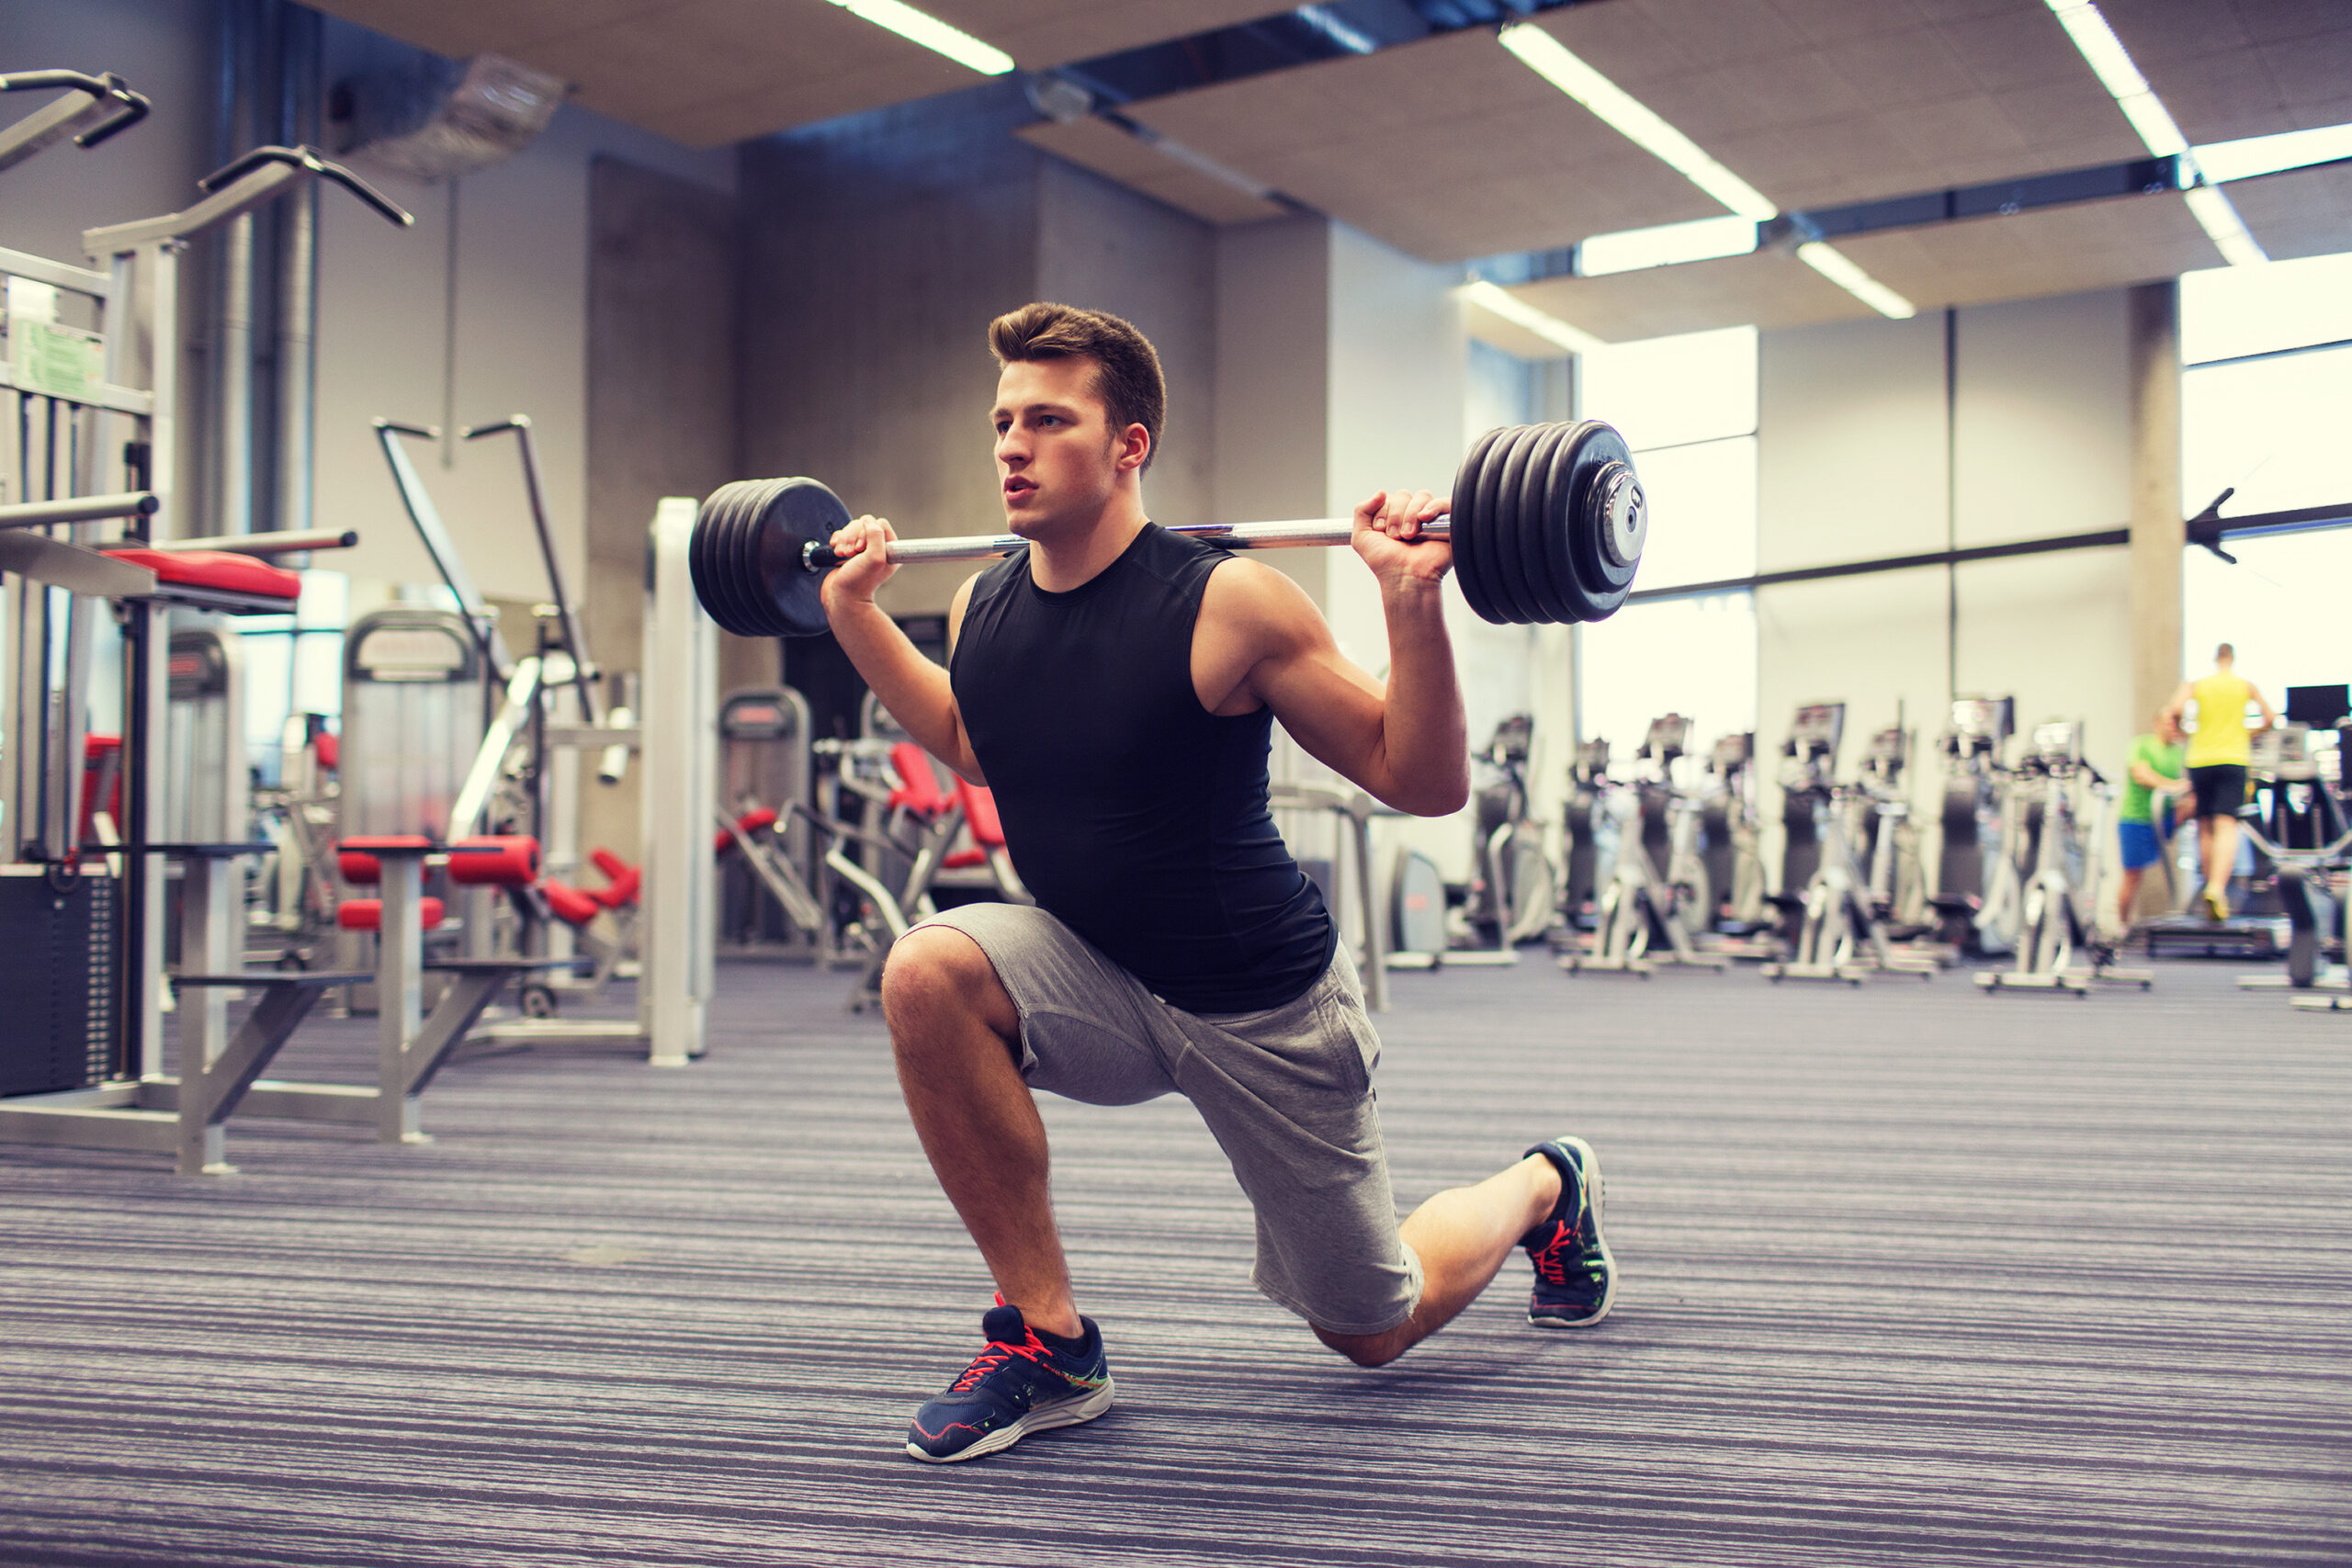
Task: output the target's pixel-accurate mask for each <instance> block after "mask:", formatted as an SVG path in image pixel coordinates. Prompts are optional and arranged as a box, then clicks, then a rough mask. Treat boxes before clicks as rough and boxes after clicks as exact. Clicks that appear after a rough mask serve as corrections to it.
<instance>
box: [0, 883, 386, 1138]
mask: <svg viewBox="0 0 2352 1568" xmlns="http://www.w3.org/2000/svg"><path fill="white" fill-rule="evenodd" d="M272 847H273V846H271V845H268V844H154V843H151V844H148V845H146V846H145V848H146V850H147V851H148V852H151V853H156V854H164V855H170V856H172V857H173V858H175V859H176V860H178V861H179V862H180V863H181V866H182V881H181V885H180V955H181V960H182V963H183V964H185V965H186V967H185V968H184V969H183V971H182V972H181V973H179V974H177V975H175V976H172V980H173V983H174V984H175V985H176V986H177V987H179V990H180V992H181V997H180V1010H179V1021H180V1050H179V1057H180V1059H179V1064H178V1065H179V1072H178V1073H177V1074H175V1075H164V1076H157V1077H144V1078H140V1079H137V1080H135V1081H132V1082H129V1083H114V1084H102V1085H100V1086H98V1087H97V1088H96V1089H70V1090H67V1091H64V1092H62V1093H59V1094H47V1095H28V1096H25V1097H22V1098H20V1099H17V1100H12V1101H11V1102H10V1103H9V1104H8V1105H7V1106H6V1108H5V1109H0V1127H5V1129H6V1134H7V1135H8V1137H9V1138H10V1139H11V1140H12V1141H17V1142H24V1143H40V1144H48V1145H57V1146H62V1147H67V1148H96V1149H124V1150H135V1151H138V1152H141V1153H149V1154H174V1155H175V1156H177V1159H178V1169H179V1173H180V1174H181V1175H182V1176H225V1175H229V1174H232V1172H233V1170H234V1167H232V1166H231V1165H230V1164H229V1163H228V1150H227V1144H228V1140H227V1129H226V1127H225V1126H224V1123H225V1122H227V1121H228V1119H229V1118H230V1116H231V1115H232V1114H234V1113H235V1112H237V1111H244V1112H246V1113H248V1114H251V1115H254V1116H268V1117H275V1118H277V1119H280V1120H283V1121H291V1122H343V1123H355V1122H356V1123H357V1124H359V1125H362V1126H365V1125H368V1124H369V1123H370V1122H373V1121H375V1119H376V1111H377V1105H376V1100H377V1094H376V1090H375V1089H370V1088H368V1087H366V1086H364V1085H357V1084H317V1083H285V1082H276V1081H272V1080H270V1079H266V1078H264V1077H262V1076H261V1075H262V1073H263V1071H264V1070H265V1069H266V1068H267V1067H268V1066H269V1064H270V1061H271V1059H272V1058H273V1057H275V1056H276V1055H277V1052H278V1049H279V1048H280V1047H281V1046H283V1045H284V1044H285V1043H286V1042H287V1041H288V1039H290V1038H291V1037H292V1036H293V1033H294V1031H295V1030H296V1029H298V1028H300V1026H301V1023H302V1021H303V1020H304V1019H305V1018H307V1017H308V1016H310V1012H311V1008H312V1007H313V1006H315V1005H316V1004H317V1002H318V999H319V997H320V996H321V994H322V993H323V992H324V991H325V990H326V989H327V987H331V986H347V985H350V984H352V983H353V982H354V981H358V980H364V979H366V978H367V977H368V976H365V975H360V974H300V973H280V972H277V971H269V970H264V971H242V970H231V969H224V968H216V967H215V965H216V964H220V963H221V962H222V961H223V960H230V961H233V960H234V959H235V957H236V956H237V955H238V954H239V953H241V952H242V951H243V933H242V932H241V931H238V930H237V928H236V922H235V919H233V910H232V903H233V894H234V892H235V888H236V879H235V878H233V877H231V876H228V875H225V874H223V873H224V871H225V869H226V867H227V865H228V863H230V862H231V861H233V860H235V859H236V858H238V857H239V856H242V855H251V854H266V853H267V852H269V851H270V850H271V848H272ZM231 989H243V990H248V991H254V992H257V993H258V996H257V998H256V999H255V1001H254V1007H253V1010H252V1011H251V1012H249V1013H248V1014H246V1016H245V1019H244V1021H243V1023H241V1024H239V1025H238V1027H237V1031H236V1032H235V1033H234V1034H233V1035H232V1034H231V1033H230V1032H229V1028H228V997H227V995H226V993H227V992H228V991H229V990H231ZM190 993H201V994H198V995H191V994H190Z"/></svg>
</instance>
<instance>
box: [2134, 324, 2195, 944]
mask: <svg viewBox="0 0 2352 1568" xmlns="http://www.w3.org/2000/svg"><path fill="white" fill-rule="evenodd" d="M2126 310H2127V313H2128V319H2129V322H2130V337H2129V343H2130V355H2131V364H2130V374H2131V722H2132V726H2133V730H2132V732H2133V733H2134V734H2138V733H2140V731H2141V730H2142V729H2143V728H2146V726H2147V725H2148V723H2149V721H2150V720H2151V719H2152V718H2153V717H2154V715H2155V711H2156V709H2157V708H2159V707H2161V706H2163V705H2164V703H2165V699H2166V698H2168V697H2170V696H2171V695H2172V693H2173V689H2174V688H2175V687H2177V685H2179V684H2180V672H2181V647H2180V638H2181V604H2180V599H2181V551H2182V549H2183V548H2184V547H2185V546H2186V543H2187V530H2186V528H2185V526H2184V525H2183V522H2182V517H2181V501H2180V285H2179V283H2178V282H2177V281H2167V282H2164V283H2143V284H2141V285H2139V286H2138V287H2136V288H2131V289H2130V290H2128V291H2127V300H2126ZM2166 893H2167V889H2166V887H2165V883H2164V881H2163V879H2162V878H2159V877H2155V876H2151V877H2149V878H2148V879H2147V880H2146V881H2145V882H2143V884H2142V885H2141V889H2140V900H2139V908H2137V909H2136V910H2135V911H2134V913H2135V915H2137V916H2139V917H2140V918H2143V919H2144V918H2146V917H2148V916H2151V915H2154V914H2160V913H2162V912H2163V910H2164V908H2165V902H2166Z"/></svg>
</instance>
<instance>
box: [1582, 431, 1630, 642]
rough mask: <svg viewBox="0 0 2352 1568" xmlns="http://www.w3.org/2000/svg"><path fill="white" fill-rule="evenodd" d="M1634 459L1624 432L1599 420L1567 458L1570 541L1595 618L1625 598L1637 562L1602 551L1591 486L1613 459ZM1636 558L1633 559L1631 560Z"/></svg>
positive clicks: (1598, 617) (1623, 460)
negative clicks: (1612, 557)
mask: <svg viewBox="0 0 2352 1568" xmlns="http://www.w3.org/2000/svg"><path fill="white" fill-rule="evenodd" d="M1633 461H1634V455H1633V453H1632V452H1631V451H1630V450H1628V449H1627V447H1626V446H1625V438H1624V437H1623V436H1622V435H1620V434H1617V432H1616V431H1614V430H1612V429H1611V428H1610V427H1609V426H1608V425H1606V424H1603V423H1600V422H1599V421H1598V420H1596V421H1594V422H1593V423H1592V424H1591V427H1590V428H1589V429H1588V430H1587V431H1586V433H1585V434H1584V435H1583V436H1582V437H1581V438H1580V439H1578V440H1577V443H1576V453H1575V456H1574V457H1571V458H1570V460H1569V483H1568V493H1569V498H1570V500H1569V504H1570V508H1571V510H1570V512H1569V519H1570V521H1569V526H1568V542H1569V545H1570V547H1571V549H1572V551H1573V553H1574V557H1575V561H1576V569H1577V581H1578V582H1579V583H1580V584H1581V585H1582V586H1583V588H1584V591H1585V595H1586V597H1588V598H1589V599H1590V600H1591V601H1592V603H1593V606H1594V608H1595V610H1597V611H1598V612H1599V613H1598V614H1597V615H1594V616H1593V617H1592V618H1593V619H1595V620H1600V619H1602V618H1605V617H1606V616H1608V615H1611V614H1613V613H1614V612H1615V611H1616V609H1617V606H1619V605H1620V604H1623V603H1624V602H1625V595H1626V593H1627V592H1629V591H1630V590H1631V589H1632V587H1633V585H1634V570H1635V568H1634V566H1619V565H1617V564H1616V563H1615V562H1613V561H1611V560H1610V559H1609V558H1608V557H1607V556H1606V555H1605V554H1604V553H1603V552H1602V550H1601V546H1600V528H1601V526H1602V523H1601V521H1600V518H1599V517H1598V515H1597V513H1596V512H1595V508H1594V506H1593V494H1592V491H1593V487H1594V485H1595V484H1596V482H1597V481H1598V480H1599V479H1600V475H1601V472H1602V470H1603V469H1605V468H1607V467H1608V466H1609V465H1610V464H1611V462H1617V463H1623V464H1624V465H1625V466H1626V467H1627V468H1632V467H1633ZM1639 564H1640V563H1639V562H1636V563H1635V566H1638V565H1639Z"/></svg>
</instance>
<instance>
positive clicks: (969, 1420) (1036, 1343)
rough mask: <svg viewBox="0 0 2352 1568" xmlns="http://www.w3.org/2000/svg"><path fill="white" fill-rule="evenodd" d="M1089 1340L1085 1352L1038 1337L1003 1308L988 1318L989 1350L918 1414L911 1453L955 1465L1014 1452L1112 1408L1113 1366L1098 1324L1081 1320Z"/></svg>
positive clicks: (1014, 1311) (1011, 1309)
mask: <svg viewBox="0 0 2352 1568" xmlns="http://www.w3.org/2000/svg"><path fill="white" fill-rule="evenodd" d="M1078 1321H1079V1322H1080V1324H1081V1325H1084V1326H1085V1329H1086V1338H1085V1340H1084V1342H1083V1343H1082V1344H1081V1346H1080V1348H1079V1350H1078V1352H1077V1353H1075V1354H1072V1353H1069V1352H1067V1351H1062V1350H1057V1349H1056V1348H1053V1347H1052V1346H1050V1345H1048V1344H1046V1342H1045V1341H1044V1340H1043V1339H1040V1338H1038V1337H1037V1331H1036V1330H1035V1329H1034V1328H1031V1327H1030V1326H1029V1325H1028V1323H1027V1322H1026V1321H1024V1320H1023V1317H1022V1315H1021V1309H1020V1308H1019V1307H1017V1306H1007V1305H1005V1304H1004V1303H1003V1302H1002V1301H999V1302H998V1303H997V1304H996V1305H995V1306H993V1307H991V1308H989V1311H988V1313H987V1314H986V1315H984V1316H983V1317H982V1318H981V1319H980V1332H981V1333H983V1334H985V1335H987V1336H988V1337H989V1346H988V1348H987V1349H985V1350H983V1351H981V1352H980V1353H979V1355H978V1356H977V1357H976V1358H974V1359H973V1361H972V1364H971V1365H970V1366H968V1367H967V1368H965V1369H964V1375H963V1376H962V1377H960V1378H957V1379H956V1381H955V1382H954V1383H953V1384H951V1385H950V1386H949V1387H948V1390H947V1392H946V1393H943V1394H941V1395H939V1396H938V1397H937V1398H936V1399H933V1400H931V1401H930V1402H928V1403H927V1404H924V1405H923V1407H922V1409H921V1410H918V1411H916V1412H915V1419H914V1424H913V1425H912V1426H910V1427H908V1428H907V1454H908V1457H910V1458H911V1459H919V1460H922V1461H923V1462H924V1463H926V1464H951V1463H953V1462H955V1461H957V1460H966V1459H978V1458H979V1457H980V1456H981V1455H982V1454H992V1453H995V1452H996V1451H997V1450H1000V1449H1009V1448H1011V1447H1012V1445H1013V1444H1015V1443H1017V1442H1019V1441H1020V1440H1021V1439H1022V1438H1025V1437H1027V1436H1028V1435H1029V1434H1030V1433H1032V1432H1042V1431H1045V1430H1046V1429H1047V1428H1049V1427H1075V1426H1077V1425H1078V1424H1079V1423H1080V1422H1081V1421H1091V1420H1093V1419H1094V1418H1095V1417H1096V1416H1100V1415H1102V1414H1103V1412H1104V1411H1106V1410H1108V1409H1110V1408H1111V1393H1112V1383H1111V1365H1110V1362H1109V1361H1107V1360H1105V1359H1103V1333H1102V1330H1100V1329H1098V1328H1096V1327H1095V1326H1094V1320H1093V1319H1092V1318H1087V1317H1081V1318H1080V1319H1079V1320H1078Z"/></svg>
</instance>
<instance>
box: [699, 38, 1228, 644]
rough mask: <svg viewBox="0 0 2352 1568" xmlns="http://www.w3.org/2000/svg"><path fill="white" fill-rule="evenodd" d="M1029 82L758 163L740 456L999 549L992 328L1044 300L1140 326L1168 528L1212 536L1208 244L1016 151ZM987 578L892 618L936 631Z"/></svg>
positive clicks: (896, 587)
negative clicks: (1160, 423) (954, 605)
mask: <svg viewBox="0 0 2352 1568" xmlns="http://www.w3.org/2000/svg"><path fill="white" fill-rule="evenodd" d="M1032 118H1035V111H1034V110H1032V109H1031V108H1030V107H1028V104H1027V101H1026V100H1025V99H1024V98H1023V96H1022V95H1021V91H1020V88H1019V87H1018V86H1017V85H1011V84H1004V83H997V84H990V85H984V86H980V87H977V88H973V89H970V90H968V91H967V92H962V93H956V94H951V95H948V96H943V97H938V98H933V99H929V100H926V101H924V102H922V103H920V104H912V105H902V106H899V107H893V108H888V109H881V110H876V111H875V112H874V113H871V114H865V115H856V116H853V117H850V118H845V119H841V120H835V121H832V122H830V123H828V124H825V125H822V126H818V127H814V128H812V129H810V130H805V131H800V132H797V133H794V134H791V135H786V136H779V137H774V138H770V139H768V140H766V141H759V142H754V143H751V144H749V145H747V146H746V147H745V149H744V152H743V187H742V192H743V213H744V225H745V237H744V247H743V270H742V276H741V291H742V292H741V298H742V302H743V303H742V310H743V333H742V341H743V345H744V347H743V359H742V398H741V452H742V459H743V462H744V464H745V467H746V471H748V472H750V473H754V474H809V475H811V476H814V477H816V478H818V479H822V480H824V481H825V482H826V483H827V484H829V485H831V487H832V488H833V489H834V490H835V491H838V492H839V493H840V494H841V496H842V500H843V501H844V502H847V503H848V505H849V507H850V509H851V510H852V511H853V512H855V513H874V514H875V515H876V516H882V517H888V519H889V520H890V521H891V523H892V525H894V526H895V527H897V529H898V530H899V533H900V534H901V535H904V536H910V537H924V536H942V535H955V534H986V533H995V532H998V531H999V530H1000V529H1001V527H1002V525H1003V524H1002V518H1003V512H1002V507H1001V501H1000V498H999V496H998V493H997V486H996V478H995V472H994V468H993V467H992V465H991V462H990V459H989V447H990V441H991V437H990V435H989V423H988V411H989V406H990V404H991V402H992V401H993V400H994V396H995V391H996V378H997V367H996V362H995V360H994V359H993V358H992V357H991V356H990V355H989V346H988V340H987V337H986V328H987V325H988V322H989V319H990V318H991V317H993V316H996V315H999V314H1001V312H1003V311H1005V310H1012V309H1013V308H1014V307H1016V306H1019V305H1022V304H1024V303H1026V302H1028V301H1029V300H1032V299H1041V298H1046V299H1053V298H1059V299H1063V300H1065V302H1067V303H1069V304H1073V305H1082V306H1087V307H1090V308H1093V309H1097V310H1109V311H1111V312H1113V313H1114V314H1116V315H1120V316H1125V317H1126V318H1127V319H1129V320H1131V321H1135V322H1136V325H1137V326H1139V327H1141V328H1142V329H1143V330H1144V332H1145V333H1147V334H1148V335H1149V336H1150V337H1151V339H1152V341H1153V344H1154V345H1155V346H1156V347H1157V348H1158V349H1159V354H1160V356H1161V360H1162V362H1163V365H1164V366H1165V367H1166V370H1167V373H1168V377H1169V382H1170V387H1169V391H1170V427H1169V433H1168V434H1169V441H1168V446H1167V447H1166V449H1165V452H1164V455H1163V456H1162V457H1161V458H1160V459H1159V460H1158V461H1156V462H1154V464H1153V465H1152V470H1151V474H1150V476H1149V479H1148V481H1147V483H1146V494H1147V496H1148V498H1149V501H1150V504H1151V510H1152V513H1153V515H1155V516H1156V517H1159V518H1160V519H1161V520H1163V521H1167V522H1182V521H1193V520H1197V519H1199V518H1202V517H1204V516H1205V515H1206V513H1207V511H1208V507H1209V499H1210V498H1209V482H1210V476H1211V475H1212V474H1213V473H1214V471H1215V463H1216V420H1215V413H1214V407H1213V405H1214V401H1215V399H1214V393H1213V388H1214V382H1215V376H1216V369H1215V367H1216V325H1215V314H1216V306H1215V298H1216V297H1215V256H1216V244H1215V236H1214V234H1213V231H1211V230H1210V228H1209V226H1208V225H1206V224H1204V223H1202V222H1200V221H1199V220H1195V219H1193V218H1189V217H1186V216H1184V215H1183V214H1181V213H1178V212H1175V211H1173V210H1172V209H1168V208H1164V207H1161V206H1159V204H1158V203H1156V202H1152V201H1149V200H1147V199H1146V198H1143V197H1137V196H1135V195H1133V194H1131V193H1129V192H1127V191H1125V190H1123V189H1120V188H1118V187H1115V186H1111V185H1109V184H1107V183H1106V182H1104V181H1102V180H1100V179H1098V178H1097V177H1096V176H1094V175H1090V174H1087V173H1086V172H1084V171H1082V170H1079V169H1075V168H1072V167H1069V166H1068V165H1065V164H1059V163H1057V162H1056V161H1054V160H1051V159H1048V158H1047V157H1046V156H1045V155H1044V154H1042V153H1040V152H1036V151H1035V150H1034V149H1033V148H1031V147H1030V146H1029V145H1028V144H1027V143H1025V142H1023V141H1019V140H1018V139H1016V138H1014V137H1013V136H1012V134H1011V131H1012V128H1013V127H1015V126H1018V125H1022V124H1025V123H1027V122H1028V121H1029V120H1030V119H1032ZM973 570H974V569H973V567H972V566H971V565H970V564H968V563H962V562H957V563H945V564H939V565H933V566H928V567H915V568H910V569H908V570H905V571H902V572H900V573H899V575H898V576H897V577H895V578H893V579H892V580H891V582H890V584H889V586H888V588H887V589H886V590H885V591H884V600H883V603H884V604H885V605H886V606H887V607H888V609H889V610H890V611H891V612H892V613H893V614H897V615H936V614H939V613H941V612H943V611H944V610H945V609H946V607H947V602H948V599H949V597H950V595H952V594H953V593H954V592H955V590H956V584H957V583H959V582H961V581H963V580H964V579H965V578H966V577H967V576H969V575H970V574H971V572H972V571H973Z"/></svg>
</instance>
